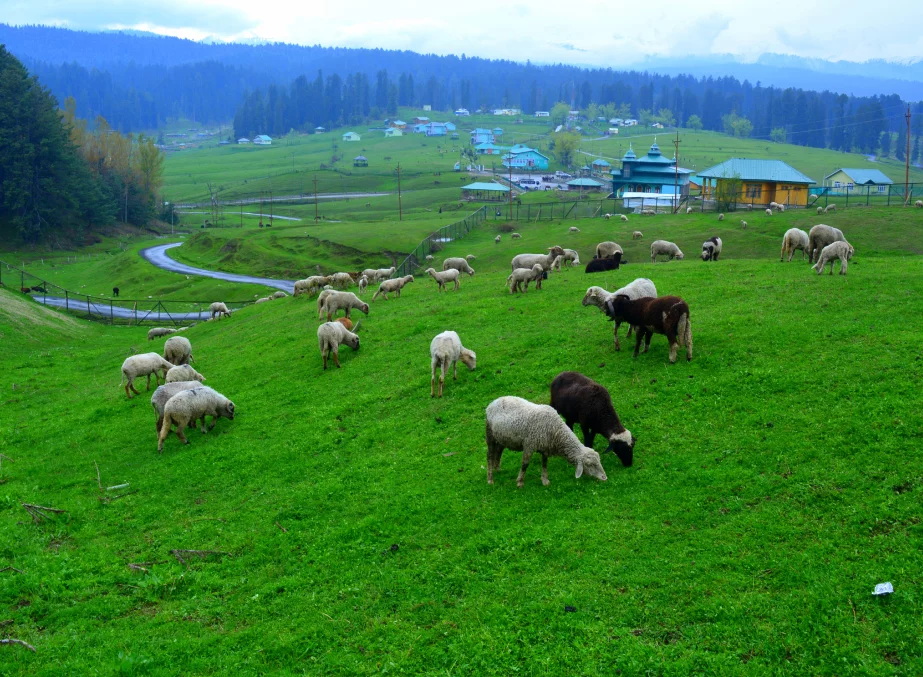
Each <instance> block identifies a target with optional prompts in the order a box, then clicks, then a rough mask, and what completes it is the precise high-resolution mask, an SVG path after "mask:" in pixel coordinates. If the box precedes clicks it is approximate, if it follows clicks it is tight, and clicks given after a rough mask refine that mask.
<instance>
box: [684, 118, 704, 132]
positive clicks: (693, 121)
mask: <svg viewBox="0 0 923 677" xmlns="http://www.w3.org/2000/svg"><path fill="white" fill-rule="evenodd" d="M686 127H687V128H688V129H695V130H700V129H702V118H700V117H699V116H698V115H690V116H689V119H688V120H686Z"/></svg>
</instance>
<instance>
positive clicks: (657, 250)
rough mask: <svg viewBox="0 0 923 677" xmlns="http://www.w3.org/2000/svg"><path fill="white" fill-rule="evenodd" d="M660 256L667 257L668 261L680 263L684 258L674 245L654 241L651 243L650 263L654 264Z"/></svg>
mask: <svg viewBox="0 0 923 677" xmlns="http://www.w3.org/2000/svg"><path fill="white" fill-rule="evenodd" d="M660 255H663V256H667V257H669V260H670V261H672V260H673V259H678V260H680V261H682V260H683V258H685V256H684V254H683V252H681V251H680V249H679V247H677V246H676V245H675V244H674V243H672V242H667V241H666V240H654V241H653V242H651V263H656V261H657V257H658V256H660Z"/></svg>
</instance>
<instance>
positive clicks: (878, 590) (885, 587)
mask: <svg viewBox="0 0 923 677" xmlns="http://www.w3.org/2000/svg"><path fill="white" fill-rule="evenodd" d="M892 592H894V586H893V585H891V583H879V584H878V585H876V586H875V592H873V593H872V594H873V595H890V594H891V593H892Z"/></svg>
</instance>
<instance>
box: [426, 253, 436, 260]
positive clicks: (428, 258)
mask: <svg viewBox="0 0 923 677" xmlns="http://www.w3.org/2000/svg"><path fill="white" fill-rule="evenodd" d="M435 259H436V257H435V256H433V255H432V254H427V255H426V259H424V260H425V261H427V262H429V261H434V260H435Z"/></svg>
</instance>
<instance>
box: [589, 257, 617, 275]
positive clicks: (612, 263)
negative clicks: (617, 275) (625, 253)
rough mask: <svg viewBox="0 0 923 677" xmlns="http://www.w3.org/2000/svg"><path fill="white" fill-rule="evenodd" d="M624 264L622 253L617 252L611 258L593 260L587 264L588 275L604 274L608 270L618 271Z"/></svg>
mask: <svg viewBox="0 0 923 677" xmlns="http://www.w3.org/2000/svg"><path fill="white" fill-rule="evenodd" d="M621 264H622V252H615V254H613V255H612V256H611V257H609V258H605V259H591V260H590V262H589V263H588V264H586V271H585V272H587V273H602V272H605V271H607V270H618V269H619V266H620V265H621Z"/></svg>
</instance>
